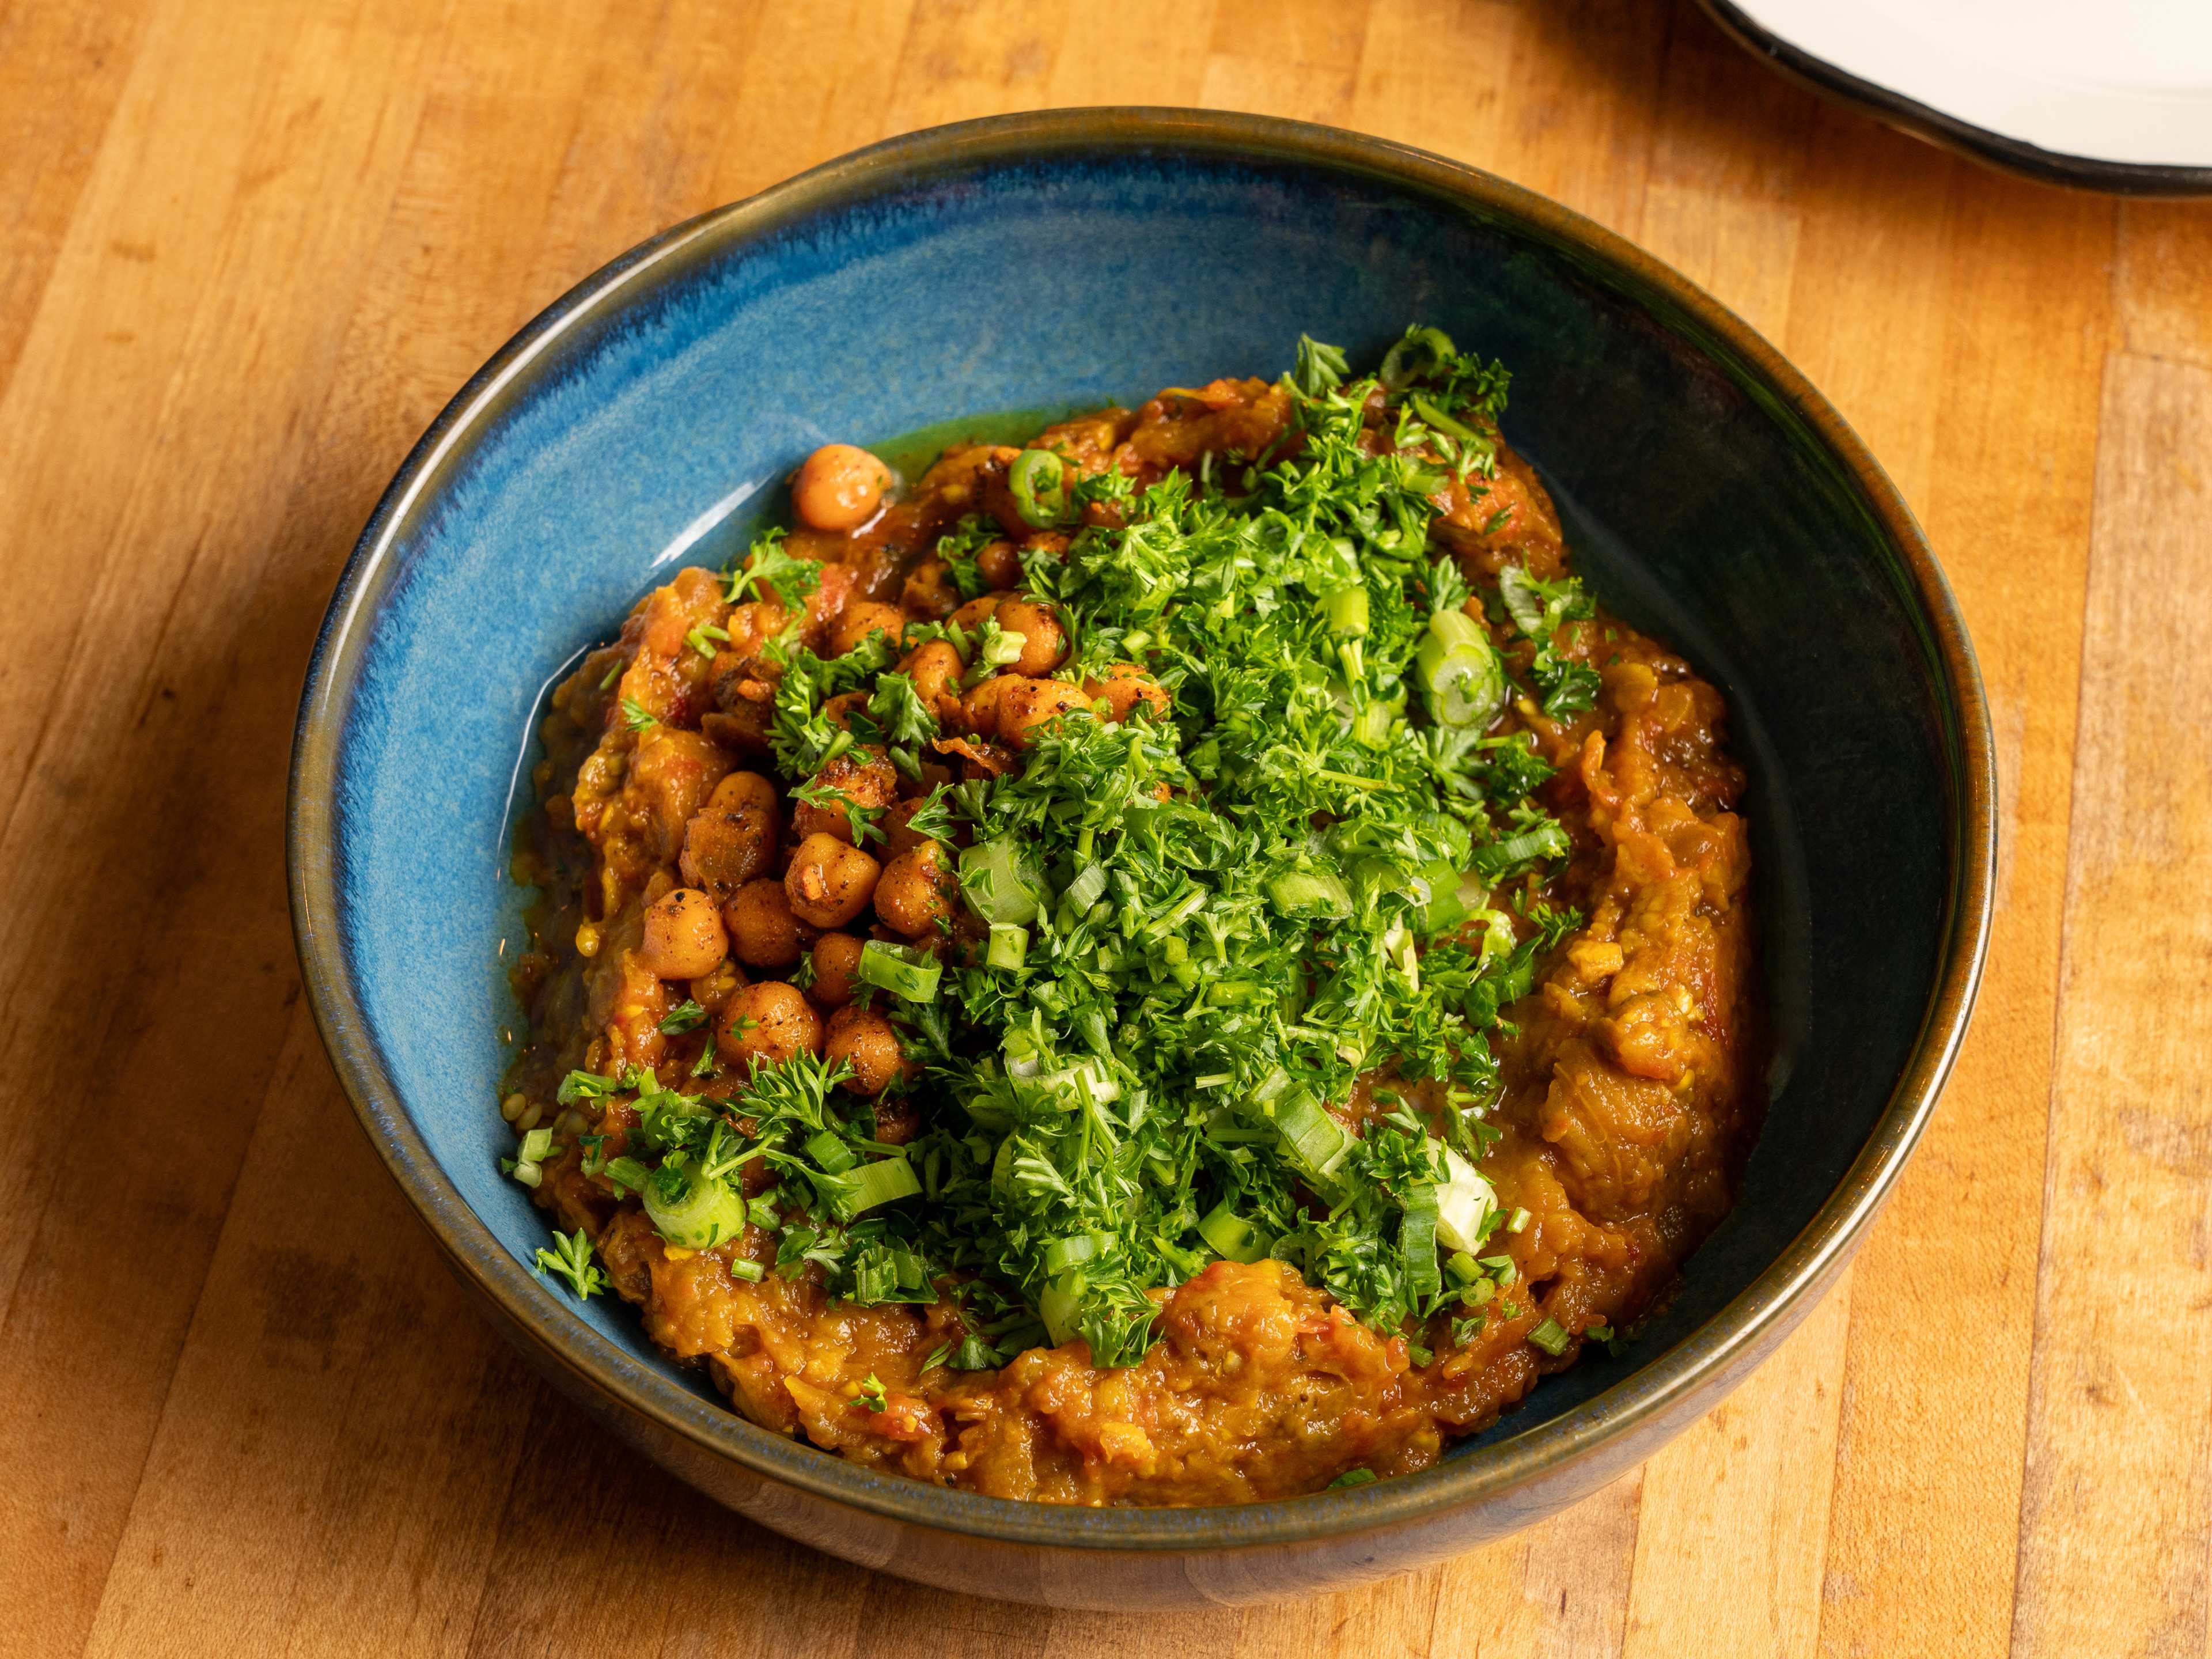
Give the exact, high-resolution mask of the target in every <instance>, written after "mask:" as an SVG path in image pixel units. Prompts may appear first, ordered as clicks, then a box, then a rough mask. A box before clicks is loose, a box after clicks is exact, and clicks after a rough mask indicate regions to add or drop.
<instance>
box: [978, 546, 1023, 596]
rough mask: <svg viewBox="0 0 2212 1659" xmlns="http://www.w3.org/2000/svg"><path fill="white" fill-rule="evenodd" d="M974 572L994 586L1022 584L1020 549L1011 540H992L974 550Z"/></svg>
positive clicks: (1016, 585) (1017, 585)
mask: <svg viewBox="0 0 2212 1659" xmlns="http://www.w3.org/2000/svg"><path fill="white" fill-rule="evenodd" d="M975 574H977V575H979V576H981V578H982V579H983V580H985V581H987V582H988V583H990V584H991V586H994V587H1019V586H1021V585H1022V555H1021V550H1020V549H1019V548H1018V547H1016V546H1015V545H1014V544H1012V542H993V543H991V544H989V545H988V546H987V547H981V548H978V549H977V550H976V552H975Z"/></svg>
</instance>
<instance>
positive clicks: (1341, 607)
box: [1321, 587, 1367, 640]
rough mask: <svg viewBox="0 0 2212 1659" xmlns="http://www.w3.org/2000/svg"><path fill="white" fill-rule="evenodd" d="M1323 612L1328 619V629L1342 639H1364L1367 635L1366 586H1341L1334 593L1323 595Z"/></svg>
mask: <svg viewBox="0 0 2212 1659" xmlns="http://www.w3.org/2000/svg"><path fill="white" fill-rule="evenodd" d="M1321 613H1322V616H1323V617H1327V618H1328V631H1329V632H1330V633H1331V634H1332V635H1334V636H1335V637H1336V638H1338V639H1340V640H1364V639H1365V638H1366V637H1367V590H1366V589H1365V588H1364V587H1340V588H1338V589H1337V590H1336V592H1334V593H1324V594H1322V600H1321Z"/></svg>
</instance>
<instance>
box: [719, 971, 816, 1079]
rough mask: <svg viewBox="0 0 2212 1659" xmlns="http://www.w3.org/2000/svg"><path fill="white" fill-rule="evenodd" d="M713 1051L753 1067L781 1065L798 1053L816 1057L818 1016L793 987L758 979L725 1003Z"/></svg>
mask: <svg viewBox="0 0 2212 1659" xmlns="http://www.w3.org/2000/svg"><path fill="white" fill-rule="evenodd" d="M714 1048H715V1052H716V1054H718V1055H720V1057H721V1058H722V1059H724V1060H730V1061H733V1062H742V1061H746V1060H750V1061H751V1062H752V1064H753V1065H755V1066H781V1065H782V1064H783V1063H784V1062H785V1061H787V1060H796V1059H797V1058H798V1057H799V1055H801V1054H820V1053H821V1052H822V1016H821V1015H819V1014H817V1013H816V1012H814V1005H813V1004H812V1003H811V1002H809V1001H807V1000H806V999H805V997H803V996H801V995H799V992H798V990H797V988H796V987H793V986H789V985H786V984H784V983H782V982H781V981H779V980H763V981H761V982H760V983H759V984H757V985H748V986H746V987H744V989H743V990H741V991H739V992H738V994H737V995H735V996H733V997H732V998H731V999H730V1001H729V1006H727V1007H726V1008H724V1009H723V1010H722V1018H721V1019H720V1023H718V1024H716V1025H715V1027H714Z"/></svg>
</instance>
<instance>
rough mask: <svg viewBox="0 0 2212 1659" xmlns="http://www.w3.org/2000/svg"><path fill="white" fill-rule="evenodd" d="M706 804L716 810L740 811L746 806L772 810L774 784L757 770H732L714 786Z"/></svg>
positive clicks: (774, 796) (760, 809) (774, 802)
mask: <svg viewBox="0 0 2212 1659" xmlns="http://www.w3.org/2000/svg"><path fill="white" fill-rule="evenodd" d="M707 805H708V806H709V807H711V808H712V809H713V810H714V811H717V812H742V811H745V810H746V809H748V808H751V809H753V810H755V811H763V812H773V811H775V806H776V794H775V784H774V783H773V782H772V781H769V779H767V778H764V777H763V776H762V775H760V774H759V773H757V772H732V773H731V774H730V775H729V776H727V777H726V778H724V779H723V780H722V781H720V783H718V784H716V785H715V786H714V793H713V794H711V795H709V796H708V798H707Z"/></svg>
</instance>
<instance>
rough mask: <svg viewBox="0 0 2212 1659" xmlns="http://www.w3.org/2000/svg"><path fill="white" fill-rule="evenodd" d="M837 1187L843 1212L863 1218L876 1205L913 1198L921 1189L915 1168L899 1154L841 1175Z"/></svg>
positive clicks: (919, 1178)
mask: <svg viewBox="0 0 2212 1659" xmlns="http://www.w3.org/2000/svg"><path fill="white" fill-rule="evenodd" d="M838 1186H839V1188H840V1190H841V1194H842V1197H843V1199H844V1207H845V1213H846V1214H848V1215H862V1214H865V1213H866V1212H868V1211H870V1210H872V1209H874V1208H876V1207H877V1206H878V1205H883V1204H893V1203H896V1202H897V1201H898V1200H900V1199H902V1198H912V1197H913V1196H914V1195H915V1194H916V1193H918V1192H920V1191H921V1176H918V1175H916V1174H915V1172H914V1165H913V1164H909V1163H908V1162H907V1161H906V1158H905V1155H904V1154H903V1153H902V1154H900V1155H898V1156H896V1157H893V1158H878V1159H877V1160H876V1161H875V1162H874V1163H873V1164H862V1165H860V1168H859V1169H857V1170H850V1171H848V1172H847V1173H846V1174H844V1175H842V1176H839V1177H838Z"/></svg>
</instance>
